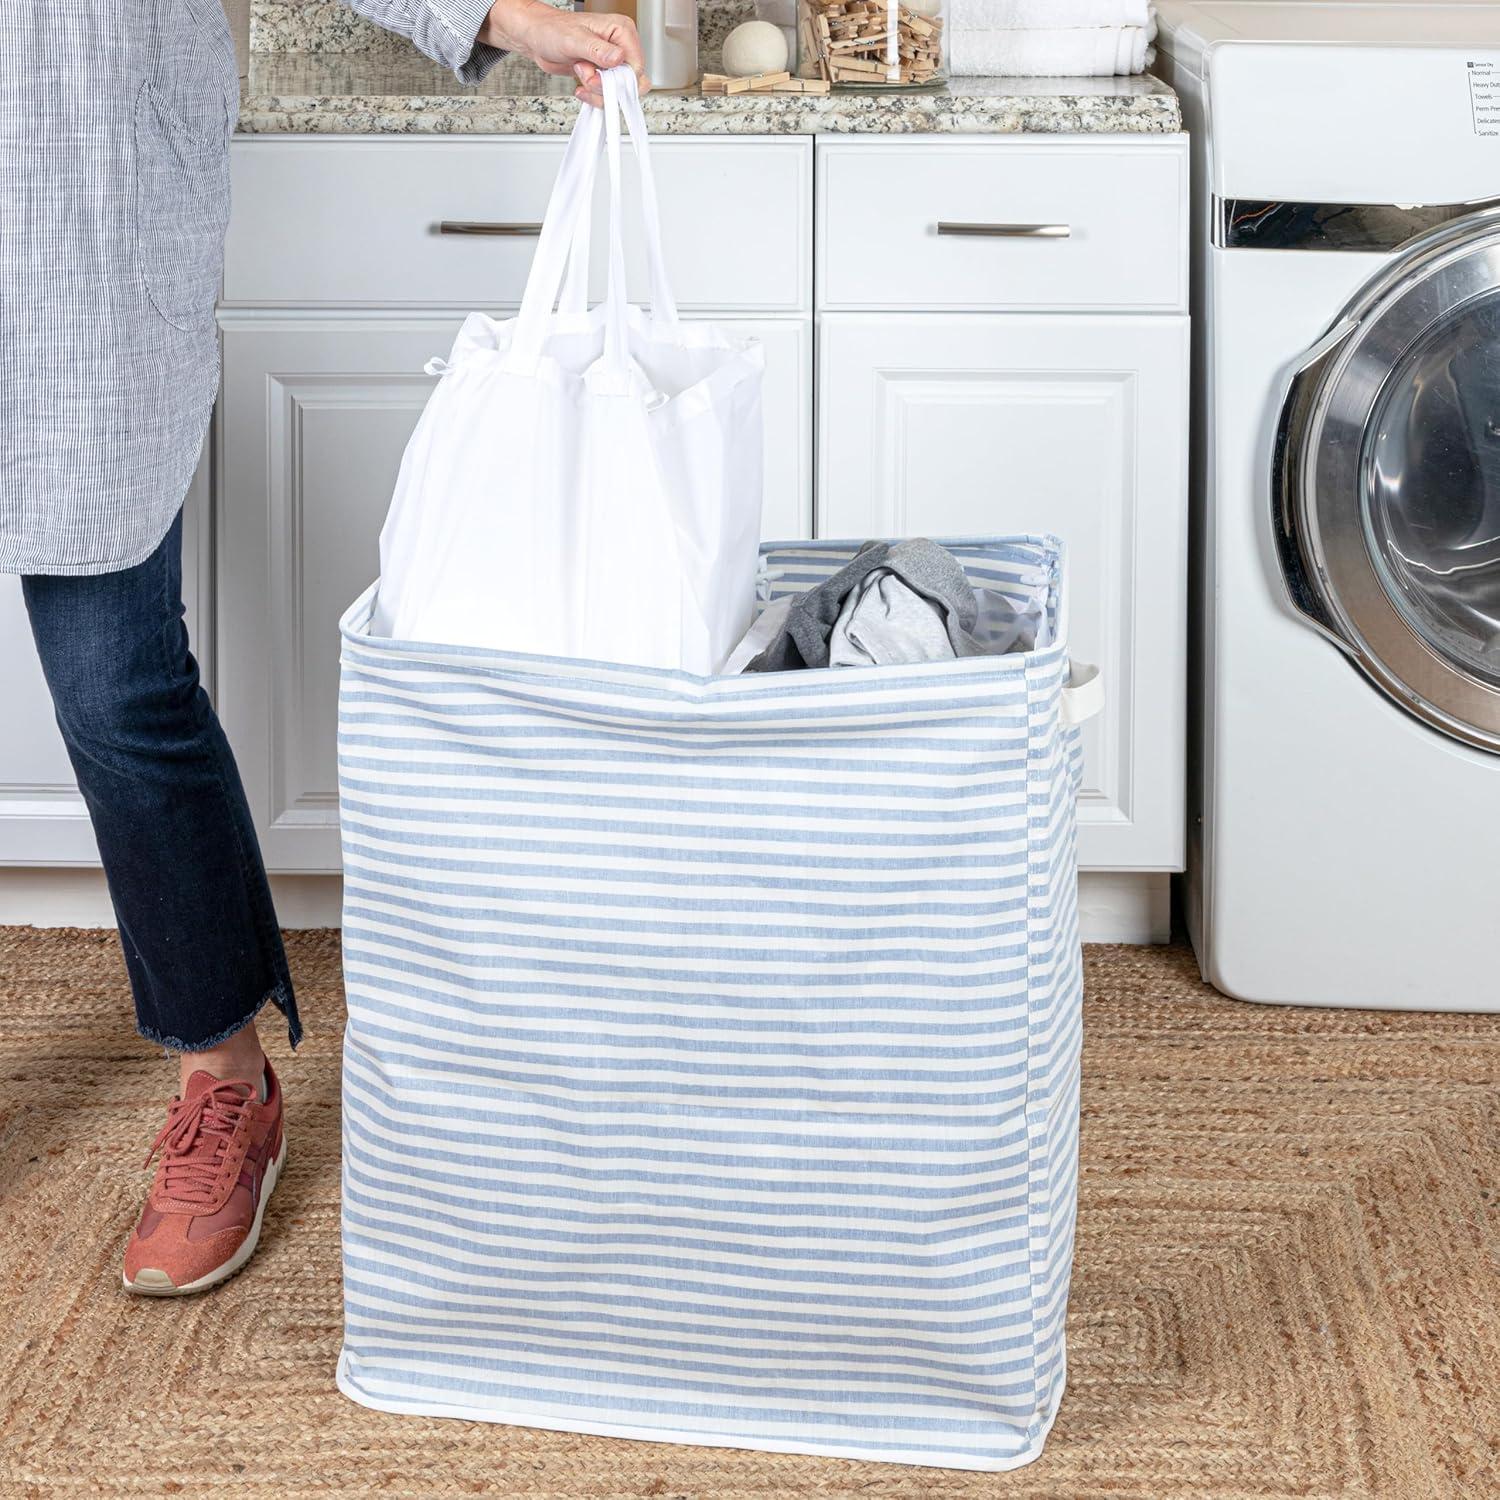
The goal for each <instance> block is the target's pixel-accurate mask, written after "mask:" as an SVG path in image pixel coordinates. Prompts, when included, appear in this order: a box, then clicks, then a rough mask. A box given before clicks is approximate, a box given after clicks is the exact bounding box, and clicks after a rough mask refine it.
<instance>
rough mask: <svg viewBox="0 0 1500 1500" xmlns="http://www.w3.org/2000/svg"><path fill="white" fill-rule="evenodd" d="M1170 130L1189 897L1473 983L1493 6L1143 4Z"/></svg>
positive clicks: (1309, 965) (1313, 948)
mask: <svg viewBox="0 0 1500 1500" xmlns="http://www.w3.org/2000/svg"><path fill="white" fill-rule="evenodd" d="M1160 19H1161V44H1160V54H1159V63H1158V71H1160V72H1162V74H1163V75H1164V76H1165V77H1166V79H1167V80H1168V82H1170V83H1171V84H1173V86H1174V87H1175V88H1176V89H1177V90H1178V92H1179V94H1180V95H1181V97H1182V101H1183V109H1184V114H1185V116H1186V119H1187V123H1188V128H1189V130H1190V131H1191V133H1192V137H1193V151H1194V187H1195V196H1196V204H1195V215H1196V240H1197V245H1196V250H1195V265H1194V270H1195V278H1194V279H1195V283H1196V286H1195V299H1196V300H1195V306H1194V312H1195V325H1196V326H1195V340H1196V371H1197V379H1196V382H1195V398H1196V403H1197V412H1196V415H1195V424H1196V425H1195V433H1194V445H1195V456H1194V469H1195V473H1194V492H1195V501H1194V510H1195V515H1194V530H1195V540H1194V598H1195V604H1194V609H1195V620H1194V628H1193V631H1192V634H1193V636H1194V638H1195V640H1196V642H1197V645H1198V651H1199V655H1198V660H1197V664H1196V669H1195V671H1194V674H1193V675H1194V684H1195V698H1196V709H1195V714H1194V724H1195V729H1194V744H1193V747H1192V753H1191V759H1192V762H1193V774H1192V783H1193V786H1194V793H1193V796H1194V799H1195V802H1196V806H1193V807H1190V810H1189V811H1190V816H1189V828H1190V848H1189V872H1188V877H1187V910H1188V923H1189V928H1190V931H1191V935H1192V938H1193V942H1194V945H1195V947H1196V949H1197V952H1198V958H1199V962H1200V964H1201V966H1202V969H1203V973H1204V975H1205V977H1206V978H1207V979H1209V980H1210V981H1211V982H1212V983H1213V984H1214V985H1216V986H1217V987H1218V988H1219V989H1221V990H1224V991H1225V992H1226V993H1228V994H1231V995H1235V996H1239V997H1240V998H1242V999H1246V1000H1262V1001H1275V1002H1281V1003H1285V1004H1296V1005H1345V1006H1371V1007H1392V1008H1401V1009H1443V1010H1500V4H1493V3H1470V4H1463V3H1458V4H1442V3H1436V4H1405V5H1394V4H1360V3H1354V0H1346V3H1337V0H1335V3H1324V0H1282V3H1277V4H1269V3H1260V0H1160Z"/></svg>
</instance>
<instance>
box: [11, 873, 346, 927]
mask: <svg viewBox="0 0 1500 1500" xmlns="http://www.w3.org/2000/svg"><path fill="white" fill-rule="evenodd" d="M271 893H272V895H273V896H274V897H275V898H276V915H277V916H278V917H279V918H280V920H281V925H282V926H283V927H337V926H338V925H339V921H340V917H341V915H342V912H341V906H342V903H343V894H344V883H343V881H342V880H340V879H339V877H338V876H337V875H273V876H272V877H271ZM114 925H115V915H114V909H113V908H112V907H111V906H110V904H109V891H108V890H107V889H106V888H105V884H104V875H103V873H102V871H99V870H76V869H75V870H69V869H63V870H47V869H0V927H113V926H114Z"/></svg>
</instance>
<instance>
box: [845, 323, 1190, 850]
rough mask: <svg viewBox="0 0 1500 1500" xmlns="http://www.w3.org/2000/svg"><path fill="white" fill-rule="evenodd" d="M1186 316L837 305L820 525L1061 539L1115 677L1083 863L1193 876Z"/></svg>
mask: <svg viewBox="0 0 1500 1500" xmlns="http://www.w3.org/2000/svg"><path fill="white" fill-rule="evenodd" d="M1186 333H1187V326H1186V320H1185V319H1181V318H1160V317H1142V318H1132V317H1100V318H1091V317H1050V318H1049V317H1035V316H1014V317H1004V316H994V317H981V316H970V317H962V318H959V317H946V316H945V317H938V316H933V317H908V318H902V317H895V316H878V315H875V316H868V317H861V316H856V315H847V316H834V315H829V316H825V317H824V318H823V319H822V321H821V324H820V338H821V344H820V349H819V372H820V373H819V397H820V406H819V413H820V415H819V447H818V453H819V466H818V476H819V485H818V534H819V535H820V536H829V537H848V538H855V539H863V538H865V537H872V536H912V535H925V536H933V537H938V538H941V537H943V536H945V535H947V536H952V535H965V534H974V533H1001V532H1038V531H1041V532H1055V533H1057V534H1058V535H1060V536H1061V537H1062V538H1063V540H1064V542H1065V543H1066V544H1067V548H1068V596H1069V602H1068V610H1069V617H1070V619H1069V631H1070V642H1071V645H1070V649H1071V651H1072V653H1073V655H1074V656H1075V657H1077V658H1079V659H1081V660H1083V661H1090V662H1096V663H1098V664H1099V666H1100V667H1101V668H1102V669H1103V671H1104V674H1105V681H1106V688H1107V692H1108V706H1107V707H1106V709H1105V711H1104V713H1103V714H1102V715H1101V716H1100V717H1099V718H1098V719H1096V720H1094V721H1093V722H1092V723H1091V724H1089V725H1088V726H1087V727H1086V729H1085V755H1086V762H1085V776H1084V790H1083V793H1082V797H1081V799H1080V804H1079V817H1080V824H1081V830H1082V832H1081V839H1080V858H1081V862H1082V863H1083V864H1084V866H1086V867H1088V868H1092V869H1157V870H1161V869H1179V868H1181V859H1182V796H1183V789H1182V774H1183V773H1182V738H1183V732H1184V730H1183V653H1184V610H1185V603H1184V589H1185V572H1184V568H1185V536H1186V502H1185V485H1184V453H1185V440H1186V432H1185V419H1186V388H1185V379H1186Z"/></svg>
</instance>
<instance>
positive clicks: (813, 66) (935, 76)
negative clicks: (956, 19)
mask: <svg viewBox="0 0 1500 1500" xmlns="http://www.w3.org/2000/svg"><path fill="white" fill-rule="evenodd" d="M797 37H798V43H799V53H800V57H801V65H800V69H799V71H800V73H801V75H802V77H804V78H821V79H824V80H825V81H826V82H828V83H830V84H832V85H833V87H835V88H877V89H891V88H898V89H912V88H926V87H933V86H935V85H937V84H940V83H943V82H944V81H945V77H946V75H945V71H944V67H943V3H942V0H797Z"/></svg>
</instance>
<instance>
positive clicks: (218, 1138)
mask: <svg viewBox="0 0 1500 1500" xmlns="http://www.w3.org/2000/svg"><path fill="white" fill-rule="evenodd" d="M249 1109H250V1097H249V1095H248V1094H247V1093H246V1092H245V1085H244V1084H242V1083H231V1082H228V1081H227V1080H221V1081H220V1082H218V1083H215V1084H213V1085H212V1086H211V1087H209V1088H206V1089H204V1090H203V1092H202V1093H201V1094H197V1095H195V1096H194V1097H193V1098H192V1099H174V1100H173V1101H172V1103H171V1104H170V1106H168V1109H167V1123H166V1124H165V1125H164V1126H163V1127H162V1129H161V1133H160V1134H159V1135H158V1136H157V1137H156V1139H155V1140H154V1141H153V1142H152V1143H151V1150H150V1151H149V1152H147V1153H146V1161H145V1165H146V1166H150V1165H151V1161H152V1158H153V1157H154V1156H155V1155H156V1153H157V1152H158V1151H160V1152H161V1179H160V1181H161V1188H162V1191H163V1192H164V1193H165V1194H166V1195H167V1196H168V1197H170V1198H174V1199H176V1200H178V1201H179V1202H183V1203H208V1202H211V1201H212V1199H213V1198H214V1195H215V1189H216V1187H217V1185H218V1178H219V1169H220V1167H221V1166H222V1165H223V1162H224V1155H225V1153H226V1152H227V1151H228V1150H229V1148H230V1146H231V1145H232V1144H233V1141H234V1137H235V1132H236V1131H237V1130H238V1129H239V1126H240V1123H241V1121H243V1120H244V1118H245V1116H246V1114H247V1113H248V1111H249Z"/></svg>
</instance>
